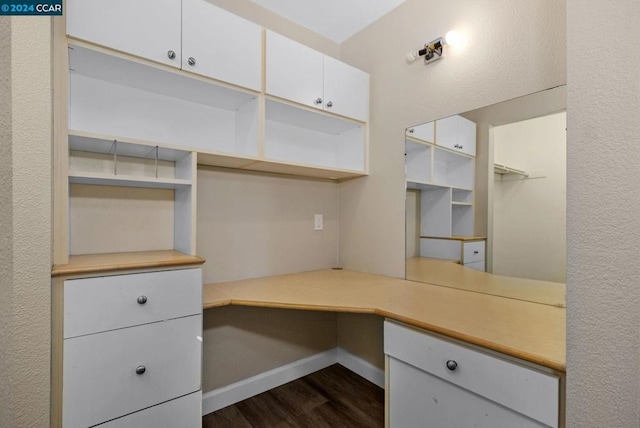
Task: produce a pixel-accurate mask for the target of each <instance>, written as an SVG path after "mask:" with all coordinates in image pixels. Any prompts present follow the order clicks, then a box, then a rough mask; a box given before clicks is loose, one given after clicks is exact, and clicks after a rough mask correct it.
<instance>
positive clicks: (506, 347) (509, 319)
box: [203, 262, 566, 372]
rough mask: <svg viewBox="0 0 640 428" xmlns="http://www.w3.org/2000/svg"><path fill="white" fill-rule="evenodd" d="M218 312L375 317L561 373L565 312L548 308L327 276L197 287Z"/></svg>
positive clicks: (377, 279)
mask: <svg viewBox="0 0 640 428" xmlns="http://www.w3.org/2000/svg"><path fill="white" fill-rule="evenodd" d="M443 263H447V262H443ZM450 264H451V265H452V266H455V264H453V263H450ZM461 268H462V267H461ZM503 287H508V284H506V283H505V284H503ZM556 300H557V299H552V301H556ZM563 301H564V300H563ZM225 305H244V306H258V307H268V308H289V309H302V310H314V311H333V312H353V313H370V314H377V315H380V316H383V317H387V318H390V319H394V320H397V321H401V322H404V323H407V324H410V325H412V326H416V327H420V328H423V329H426V330H429V331H432V332H436V333H440V334H443V335H446V336H448V337H451V338H454V339H459V340H462V341H464V342H467V343H470V344H474V345H478V346H481V347H483V348H486V349H489V350H494V351H497V352H501V353H503V354H506V355H509V356H513V357H516V358H519V359H522V360H525V361H529V362H532V363H535V364H539V365H541V366H544V367H548V368H551V369H554V370H558V371H561V372H564V371H565V370H566V353H565V325H566V321H565V315H566V310H565V308H564V307H559V306H553V305H550V304H539V303H532V302H529V301H524V300H517V299H514V298H504V297H499V296H494V295H487V294H482V293H477V292H469V291H466V290H461V289H457V288H450V287H442V286H437V285H431V284H423V283H417V282H413V281H406V280H402V279H396V278H389V277H385V276H381V275H372V274H365V273H360V272H355V271H350V270H332V269H328V270H319V271H311V272H303V273H296V274H288V275H278V276H271V277H264V278H256V279H249V280H242V281H232V282H224V283H217V284H208V285H205V286H204V292H203V306H204V308H205V309H208V308H215V307H220V306H225Z"/></svg>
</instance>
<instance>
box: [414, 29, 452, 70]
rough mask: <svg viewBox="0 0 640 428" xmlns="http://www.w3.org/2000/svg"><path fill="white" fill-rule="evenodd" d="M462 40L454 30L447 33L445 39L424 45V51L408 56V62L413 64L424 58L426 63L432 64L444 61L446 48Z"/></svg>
mask: <svg viewBox="0 0 640 428" xmlns="http://www.w3.org/2000/svg"><path fill="white" fill-rule="evenodd" d="M459 40H460V37H459V36H458V33H457V32H455V31H454V30H451V31H449V32H447V34H446V35H445V36H444V37H439V38H437V39H435V40H433V41H431V42H430V43H427V44H426V45H424V48H423V49H420V50H416V51H411V52H409V53H408V54H407V61H409V62H413V61H415V60H417V59H418V58H420V57H421V56H424V63H425V64H430V63H432V62H436V61H437V60H439V59H442V54H443V53H444V47H445V46H446V45H454V44H456V43H457V42H458V41H459Z"/></svg>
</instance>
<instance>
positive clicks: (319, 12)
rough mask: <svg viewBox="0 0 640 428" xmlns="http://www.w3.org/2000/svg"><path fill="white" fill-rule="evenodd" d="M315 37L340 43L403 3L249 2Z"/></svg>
mask: <svg viewBox="0 0 640 428" xmlns="http://www.w3.org/2000/svg"><path fill="white" fill-rule="evenodd" d="M251 1H252V2H254V3H256V4H259V5H260V6H262V7H264V8H266V9H269V10H270V11H272V12H274V13H276V14H278V15H280V16H282V17H284V18H287V19H289V20H291V21H293V22H296V23H298V24H300V25H302V26H303V27H306V28H308V29H310V30H312V31H315V32H316V33H320V34H322V35H323V36H325V37H327V38H329V39H331V40H333V41H334V42H337V43H342V42H343V41H345V40H346V39H348V38H349V37H351V36H353V35H354V34H355V33H357V32H358V31H360V30H362V29H363V28H364V27H366V26H368V25H369V24H371V23H372V22H374V21H376V20H377V19H378V18H380V17H381V16H382V15H385V14H386V13H388V12H390V11H391V10H392V9H394V8H396V7H398V6H400V5H401V4H402V3H404V2H405V0H251Z"/></svg>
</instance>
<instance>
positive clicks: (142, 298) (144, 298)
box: [138, 296, 147, 305]
mask: <svg viewBox="0 0 640 428" xmlns="http://www.w3.org/2000/svg"><path fill="white" fill-rule="evenodd" d="M145 303H147V296H138V304H140V305H144V304H145Z"/></svg>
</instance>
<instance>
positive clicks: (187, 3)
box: [182, 0, 262, 91]
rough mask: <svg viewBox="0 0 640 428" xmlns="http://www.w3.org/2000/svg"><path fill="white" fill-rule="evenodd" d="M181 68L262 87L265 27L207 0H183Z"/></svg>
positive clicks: (258, 88) (231, 81)
mask: <svg viewBox="0 0 640 428" xmlns="http://www.w3.org/2000/svg"><path fill="white" fill-rule="evenodd" d="M182 22H183V25H182V69H183V70H188V71H191V72H194V73H198V74H201V75H204V76H208V77H212V78H214V79H218V80H222V81H225V82H230V83H234V84H236V85H239V86H244V87H246V88H250V89H254V90H256V91H260V89H261V69H262V55H261V53H262V52H261V51H262V29H261V27H259V26H258V25H256V24H254V23H253V22H251V21H247V20H246V19H243V18H241V17H239V16H237V15H234V14H232V13H230V12H227V11H226V10H224V9H220V8H218V7H216V6H213V5H212V4H211V3H209V2H207V1H204V0H182Z"/></svg>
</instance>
